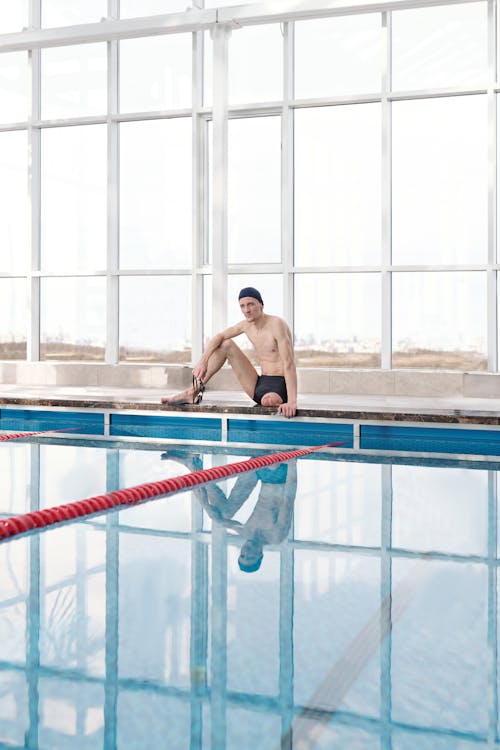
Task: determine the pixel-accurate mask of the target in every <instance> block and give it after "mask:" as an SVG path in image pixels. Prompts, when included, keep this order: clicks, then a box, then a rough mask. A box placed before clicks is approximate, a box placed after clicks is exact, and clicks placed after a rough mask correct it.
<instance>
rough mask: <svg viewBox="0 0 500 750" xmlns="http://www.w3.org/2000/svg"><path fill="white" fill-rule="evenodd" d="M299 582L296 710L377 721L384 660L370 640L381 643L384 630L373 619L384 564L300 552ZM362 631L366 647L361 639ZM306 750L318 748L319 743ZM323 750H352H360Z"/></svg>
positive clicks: (295, 611)
mask: <svg viewBox="0 0 500 750" xmlns="http://www.w3.org/2000/svg"><path fill="white" fill-rule="evenodd" d="M294 579H295V580H294V588H293V593H294V604H293V645H294V657H295V658H294V665H293V666H294V681H295V684H294V696H295V704H299V705H307V707H308V708H311V709H315V708H316V709H319V710H321V709H324V710H326V711H331V710H332V708H333V710H336V711H356V712H359V713H361V714H363V716H366V715H368V716H375V717H378V715H379V710H380V698H379V696H380V657H379V652H378V648H376V649H374V651H373V652H372V651H371V650H370V649H371V646H370V645H367V643H366V640H368V644H370V643H373V641H374V640H375V638H376V639H377V641H379V640H380V635H379V632H380V631H379V627H380V625H379V622H378V620H377V622H374V619H375V618H374V613H379V612H380V564H379V563H378V561H377V562H375V560H374V559H373V558H371V557H367V556H362V555H358V554H354V553H350V554H345V553H342V552H338V551H329V552H327V551H325V550H321V551H316V550H310V551H304V550H296V552H295V568H294ZM333 624H335V628H333ZM368 624H369V625H371V628H370V629H369V628H368ZM371 629H373V630H375V634H374V635H372V634H371V633H370V630H371ZM362 630H363V631H364V634H365V641H361V639H360V638H359V635H358V633H361V631H362ZM356 635H358V637H357V639H356V640H357V641H358V644H357V648H356V649H353V639H354V638H355V636H356ZM377 646H378V643H377ZM347 657H350V658H347ZM370 657H375V658H370ZM356 663H357V664H358V667H357V668H356V666H355V665H356ZM360 663H361V664H362V667H363V668H362V669H359V664H360ZM353 674H356V676H357V679H352V675H353ZM332 703H333V706H332ZM329 739H331V738H329ZM315 740H316V738H315ZM305 746H306V747H318V745H317V744H316V741H314V742H313V743H311V742H307V743H306V745H305ZM319 747H321V748H324V750H327V748H330V747H335V748H338V750H340V748H343V747H345V748H346V750H347V748H348V747H349V748H350V747H358V745H352V746H351V745H349V744H347V745H345V746H343V745H341V744H340V745H331V744H321V745H320V746H319ZM361 747H363V745H362V746H361ZM372 747H376V745H374V746H373V745H372ZM297 750H298V748H297Z"/></svg>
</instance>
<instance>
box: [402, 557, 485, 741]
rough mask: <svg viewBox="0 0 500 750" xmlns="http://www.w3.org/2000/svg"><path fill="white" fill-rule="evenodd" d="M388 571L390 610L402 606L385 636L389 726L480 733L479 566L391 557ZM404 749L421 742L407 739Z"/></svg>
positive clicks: (481, 645) (482, 690) (482, 725)
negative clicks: (389, 642) (387, 643)
mask: <svg viewBox="0 0 500 750" xmlns="http://www.w3.org/2000/svg"><path fill="white" fill-rule="evenodd" d="M392 566H393V574H392V575H393V581H394V588H393V593H392V605H393V608H394V607H396V608H398V609H399V608H400V607H401V606H403V608H404V615H403V617H401V618H400V619H399V620H398V622H397V625H396V627H394V628H393V631H392V664H391V684H392V719H393V721H394V722H397V723H403V724H405V725H406V726H409V725H411V726H415V725H418V726H424V727H428V728H432V727H435V728H439V729H440V730H442V728H443V727H446V729H448V730H449V731H450V732H452V731H453V730H456V731H457V732H460V733H463V734H465V733H468V732H474V733H478V734H479V733H481V734H483V735H484V734H485V733H486V732H487V729H488V709H487V701H486V700H485V696H486V695H487V692H488V673H489V662H490V657H489V648H488V640H487V611H488V570H487V568H486V565H477V564H474V563H472V562H469V563H467V564H463V563H452V562H440V561H439V562H438V561H425V562H424V561H422V560H420V561H415V560H398V559H396V560H393V563H392ZM412 589H413V591H412ZM457 685H459V686H460V690H457ZM438 695H439V696H446V701H445V703H443V702H442V701H441V700H440V699H439V698H438ZM460 744H461V743H460ZM411 747H413V748H416V747H419V748H420V747H421V743H420V742H418V741H417V742H415V739H414V740H413V743H412V745H411ZM432 747H433V748H434V747H439V745H432ZM451 747H452V746H450V750H451ZM456 747H457V745H456V743H455V748H456Z"/></svg>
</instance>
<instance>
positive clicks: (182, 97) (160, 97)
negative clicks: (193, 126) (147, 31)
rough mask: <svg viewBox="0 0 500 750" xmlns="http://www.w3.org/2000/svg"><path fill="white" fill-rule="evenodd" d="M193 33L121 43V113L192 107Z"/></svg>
mask: <svg viewBox="0 0 500 750" xmlns="http://www.w3.org/2000/svg"><path fill="white" fill-rule="evenodd" d="M191 46H192V36H191V34H166V35H164V36H156V37H148V38H144V39H125V40H123V41H121V42H120V111H121V112H144V111H146V110H159V109H177V108H186V107H190V106H191V55H192V53H191Z"/></svg>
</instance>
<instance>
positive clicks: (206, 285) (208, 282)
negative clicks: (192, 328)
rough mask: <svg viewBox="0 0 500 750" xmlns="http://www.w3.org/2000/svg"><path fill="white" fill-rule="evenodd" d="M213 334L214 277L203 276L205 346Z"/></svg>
mask: <svg viewBox="0 0 500 750" xmlns="http://www.w3.org/2000/svg"><path fill="white" fill-rule="evenodd" d="M212 336H213V332H212V277H211V276H204V277H203V348H205V346H206V344H207V342H208V340H209V339H210V338H211V337H212Z"/></svg>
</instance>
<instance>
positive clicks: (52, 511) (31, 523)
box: [0, 433, 344, 539]
mask: <svg viewBox="0 0 500 750" xmlns="http://www.w3.org/2000/svg"><path fill="white" fill-rule="evenodd" d="M32 434H39V433H32ZM24 436H26V433H24ZM339 445H344V443H343V442H340V443H326V444H325V445H316V446H314V447H313V448H298V449H296V450H291V451H283V452H281V453H270V454H268V455H267V456H256V457H255V458H249V459H246V460H245V461H236V462H235V463H232V464H225V465H224V466H215V467H213V468H211V469H199V470H198V471H193V472H191V473H190V474H181V476H178V477H174V478H173V479H162V480H159V481H157V482H148V483H146V484H139V485H137V486H136V487H128V488H126V489H123V490H114V492H108V493H107V494H106V495H95V496H94V497H88V498H86V499H85V500H76V501H75V502H73V503H66V504H64V505H57V506H55V507H53V508H44V509H43V510H35V511H31V512H30V513H24V514H23V515H20V516H11V517H10V518H6V519H4V520H2V521H0V539H8V538H10V537H13V536H19V535H20V534H26V533H27V532H28V531H32V530H33V529H42V528H45V527H46V526H52V525H53V524H56V523H63V522H64V521H70V520H72V519H74V518H82V517H83V516H90V515H93V514H94V513H102V512H103V511H105V510H109V509H110V508H116V507H117V506H119V505H133V504H134V503H139V502H141V501H144V500H150V499H152V498H154V497H159V496H163V495H168V494H170V493H172V492H179V490H183V489H189V488H190V487H194V486H196V485H199V484H205V483H206V482H213V481H214V480H216V479H224V478H225V477H229V476H232V475H233V474H242V473H243V472H245V471H252V470H253V469H260V468H261V467H262V466H270V465H271V464H277V463H281V462H282V461H290V460H291V459H292V458H299V457H300V456H306V455H307V454H308V453H313V452H314V451H319V450H322V449H324V448H334V447H337V446H339Z"/></svg>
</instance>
